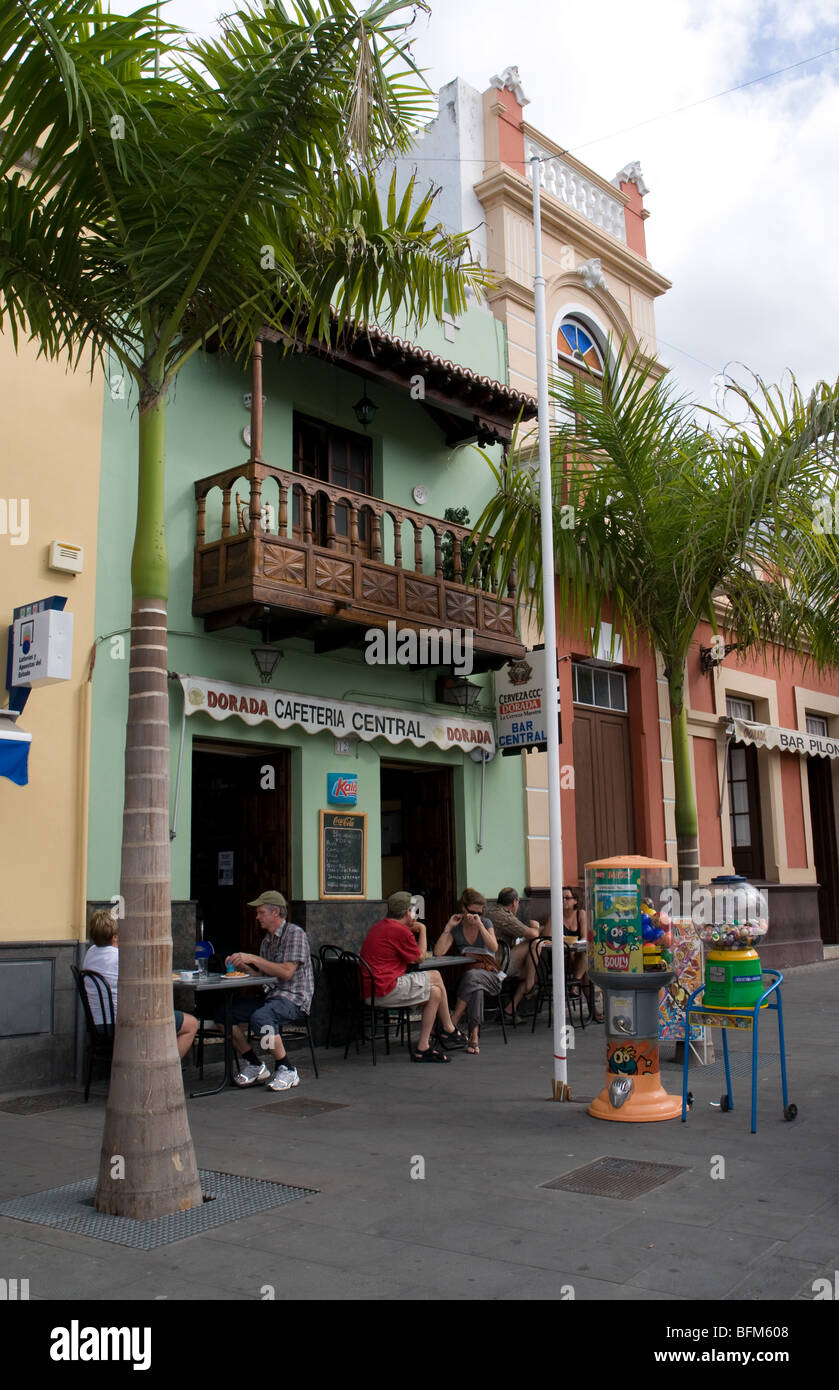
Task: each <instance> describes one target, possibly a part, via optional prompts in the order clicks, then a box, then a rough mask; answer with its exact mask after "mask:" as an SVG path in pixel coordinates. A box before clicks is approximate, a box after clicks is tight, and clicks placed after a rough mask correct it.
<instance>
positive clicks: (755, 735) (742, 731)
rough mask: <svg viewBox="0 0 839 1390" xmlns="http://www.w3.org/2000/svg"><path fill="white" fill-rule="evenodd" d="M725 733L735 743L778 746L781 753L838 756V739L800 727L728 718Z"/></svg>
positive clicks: (765, 746) (826, 756) (766, 746)
mask: <svg viewBox="0 0 839 1390" xmlns="http://www.w3.org/2000/svg"><path fill="white" fill-rule="evenodd" d="M726 733H727V734H729V735H730V737H731V738H733V739H734V741H735V743H753V744H755V746H756V747H758V748H780V750H781V752H782V753H804V754H807V755H809V756H810V757H814V758H839V741H837V740H836V739H832V738H825V737H823V736H822V735H821V734H808V733H806V732H803V731H802V730H801V729H780V728H777V727H776V726H775V725H774V724H752V723H750V722H749V721H747V720H745V719H729V720H728V721H727V726H726Z"/></svg>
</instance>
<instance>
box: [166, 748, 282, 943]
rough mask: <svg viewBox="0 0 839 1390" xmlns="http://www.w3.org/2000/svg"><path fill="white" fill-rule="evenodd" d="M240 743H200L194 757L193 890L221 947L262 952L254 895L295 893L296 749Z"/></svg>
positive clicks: (211, 938) (209, 935) (201, 914)
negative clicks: (292, 768) (292, 758)
mask: <svg viewBox="0 0 839 1390" xmlns="http://www.w3.org/2000/svg"><path fill="white" fill-rule="evenodd" d="M238 747H239V751H236V745H230V744H227V745H225V744H222V745H220V747H219V748H217V749H212V750H210V749H209V747H208V745H204V746H203V747H200V746H199V747H198V748H196V749H195V750H194V751H193V759H192V883H191V895H192V897H193V898H195V899H197V901H198V915H199V919H200V918H203V921H204V936H205V938H206V939H207V940H208V941H212V943H213V945H214V946H215V949H216V953H217V954H219V955H226V954H229V952H230V951H234V950H243V951H254V952H257V951H258V950H259V945H260V942H261V940H262V932H261V931H260V929H259V927H258V926H257V924H256V916H255V913H254V910H253V908H250V907H248V902H249V901H252V900H253V899H254V898H257V897H259V894H260V893H262V892H264V891H265V890H266V889H269V888H277V889H279V891H280V892H281V893H283V894H284V895H285V897H286V898H288V899H290V898H291V893H292V885H291V879H290V870H291V838H290V834H289V823H290V804H289V754H288V752H287V750H285V749H276V748H262V749H256V750H254V749H252V748H250V747H248V749H247V751H241V745H239V746H238ZM269 770H270V771H269ZM272 782H273V786H272V785H271V783H272ZM231 855H232V861H231V860H230V858H229V856H231ZM220 856H227V858H225V859H222V858H220Z"/></svg>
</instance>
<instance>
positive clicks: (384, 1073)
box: [0, 962, 839, 1304]
mask: <svg viewBox="0 0 839 1390" xmlns="http://www.w3.org/2000/svg"><path fill="white" fill-rule="evenodd" d="M837 991H839V962H835V963H831V964H827V965H825V966H822V967H819V968H817V969H814V970H807V971H803V970H802V971H792V972H789V973H788V976H787V979H786V980H785V984H784V1010H785V1024H786V1029H787V1034H788V1049H789V1054H788V1055H789V1070H790V1096H791V1099H793V1100H795V1102H796V1104H797V1105H798V1107H799V1118H798V1120H796V1121H795V1123H794V1124H787V1123H786V1122H785V1121H784V1120H783V1118H782V1117H781V1115H780V1085H779V1080H778V1078H777V1077H774V1078H773V1077H772V1076H771V1075H770V1076H768V1077H767V1079H766V1080H765V1081H762V1082H761V1084H760V1088H759V1109H758V1132H757V1134H756V1135H751V1134H750V1133H749V1107H748V1104H747V1099H748V1086H747V1085H746V1084H745V1083H744V1081H743V1080H741V1079H740V1078H738V1081H737V1089H736V1096H735V1099H736V1100H737V1102H738V1104H737V1108H736V1109H735V1110H734V1111H732V1112H731V1113H730V1114H727V1115H723V1114H722V1113H721V1112H720V1111H719V1110H714V1109H712V1108H711V1107H710V1106H709V1105H708V1103H707V1102H708V1100H710V1099H718V1095H717V1091H718V1090H719V1085H718V1081H717V1080H716V1079H715V1078H711V1077H704V1078H702V1077H701V1070H700V1069H694V1070H692V1072H691V1089H692V1090H693V1091H694V1094H695V1095H696V1096H697V1098H698V1099H697V1103H696V1104H695V1105H694V1108H693V1110H692V1111H691V1112H690V1114H689V1116H688V1120H687V1123H686V1124H682V1123H681V1122H680V1121H679V1120H676V1121H670V1122H667V1123H659V1124H652V1125H644V1126H641V1125H631V1124H616V1123H613V1124H610V1123H605V1122H600V1121H596V1120H594V1119H592V1118H591V1117H590V1116H589V1115H588V1114H587V1113H586V1108H585V1105H584V1104H582V1103H580V1100H577V1101H575V1102H573V1103H571V1104H556V1103H554V1102H552V1101H551V1100H549V1099H548V1096H549V1094H550V1079H551V1074H552V1071H551V1050H552V1049H551V1033H550V1032H549V1030H548V1029H547V1028H546V1027H544V1026H542V1025H540V1026H538V1027H537V1029H536V1032H535V1034H531V1033H530V1031H529V1029H519V1030H517V1032H516V1033H515V1034H513V1033H511V1034H510V1042H509V1045H508V1046H507V1047H505V1046H504V1045H503V1043H502V1040H501V1037H500V1032H499V1030H498V1029H497V1027H496V1028H492V1027H488V1028H487V1029H486V1030H485V1035H484V1041H483V1042H482V1049H481V1055H480V1057H479V1058H477V1059H473V1058H466V1057H464V1056H463V1055H456V1054H455V1055H454V1057H453V1060H452V1062H451V1064H450V1065H449V1066H447V1067H426V1068H423V1067H416V1066H413V1065H412V1064H411V1063H410V1060H409V1058H408V1056H407V1053H406V1052H405V1051H404V1049H400V1048H398V1047H396V1048H394V1049H393V1051H392V1053H391V1056H390V1057H389V1058H385V1057H384V1056H381V1057H380V1059H379V1062H378V1065H377V1066H376V1067H375V1068H374V1067H372V1065H371V1063H370V1060H369V1055H368V1056H366V1057H365V1056H364V1055H363V1054H362V1055H361V1056H360V1057H358V1058H356V1057H354V1056H351V1057H350V1058H349V1059H348V1060H347V1061H346V1062H344V1060H343V1058H342V1056H341V1052H340V1050H336V1049H330V1050H329V1051H324V1050H321V1051H320V1052H319V1054H318V1062H319V1066H320V1067H321V1078H320V1080H319V1081H316V1080H315V1079H314V1077H313V1075H312V1073H311V1068H310V1067H309V1066H308V1065H307V1063H306V1060H305V1058H302V1056H301V1059H300V1074H301V1087H300V1088H298V1089H297V1090H296V1091H295V1092H294V1093H293V1094H294V1095H295V1096H299V1095H300V1094H301V1093H302V1094H305V1095H306V1096H310V1097H311V1098H312V1099H317V1100H323V1101H327V1102H331V1103H333V1104H336V1105H341V1106H346V1109H336V1110H329V1111H324V1112H322V1113H319V1114H308V1115H305V1116H301V1115H300V1114H299V1113H298V1114H295V1113H294V1111H293V1109H290V1110H289V1111H288V1113H287V1114H284V1113H283V1108H282V1107H283V1097H278V1099H277V1101H276V1103H271V1102H270V1100H269V1097H268V1096H267V1094H266V1092H265V1091H264V1089H263V1088H261V1087H260V1088H254V1089H253V1090H249V1091H245V1092H237V1091H229V1092H224V1093H221V1094H220V1095H218V1096H215V1097H211V1098H204V1099H200V1100H198V1099H196V1100H192V1101H190V1102H189V1118H190V1124H191V1128H192V1134H193V1138H194V1141H195V1147H196V1153H197V1156H198V1161H199V1163H200V1165H201V1167H202V1168H215V1169H218V1170H221V1171H224V1172H231V1173H242V1174H246V1175H249V1176H253V1177H260V1178H269V1179H271V1180H273V1181H280V1182H285V1183H288V1184H290V1185H300V1186H306V1187H315V1188H318V1189H320V1191H319V1193H318V1195H316V1196H312V1197H310V1198H305V1199H303V1200H301V1201H298V1202H295V1203H294V1204H293V1207H289V1208H280V1209H278V1210H276V1211H274V1212H266V1213H262V1214H260V1215H259V1216H257V1217H254V1218H248V1219H246V1220H243V1221H239V1222H235V1223H231V1224H230V1225H229V1226H226V1227H222V1228H217V1229H216V1230H215V1231H213V1232H212V1233H208V1234H205V1235H200V1236H195V1237H193V1238H191V1239H189V1240H187V1241H184V1242H182V1243H179V1245H178V1246H175V1247H171V1248H169V1249H166V1250H163V1251H156V1252H141V1251H135V1250H131V1249H119V1248H114V1247H110V1246H107V1245H106V1244H105V1243H104V1242H98V1241H95V1240H92V1239H90V1238H88V1237H82V1236H76V1235H72V1234H70V1233H65V1232H60V1231H50V1230H49V1229H48V1228H42V1227H32V1226H29V1225H27V1224H26V1223H23V1222H15V1221H11V1220H5V1219H4V1220H0V1239H2V1241H3V1244H4V1250H5V1251H6V1252H8V1253H9V1257H10V1258H11V1261H12V1263H13V1264H14V1266H15V1267H14V1268H9V1270H8V1275H7V1277H18V1278H26V1277H28V1278H29V1279H30V1297H31V1298H32V1299H33V1300H38V1299H40V1298H44V1297H49V1298H56V1299H67V1300H71V1299H73V1298H82V1299H85V1300H106V1299H110V1298H114V1299H119V1300H121V1301H140V1300H150V1301H151V1300H154V1299H158V1300H160V1301H169V1300H172V1301H175V1300H179V1299H190V1300H198V1299H199V1298H200V1299H202V1300H210V1301H217V1300H221V1299H228V1298H230V1299H234V1300H259V1299H260V1298H261V1297H263V1295H262V1294H261V1293H260V1289H261V1288H262V1286H263V1285H268V1286H271V1287H272V1288H273V1289H274V1290H275V1296H276V1297H277V1298H286V1299H304V1300H313V1301H314V1300H319V1301H322V1300H333V1299H334V1300H348V1301H353V1300H367V1301H412V1300H417V1301H420V1302H425V1301H432V1300H439V1299H441V1298H446V1299H450V1300H463V1301H467V1300H477V1299H482V1300H491V1301H508V1300H509V1301H520V1300H521V1301H523V1300H534V1299H552V1300H558V1301H562V1300H563V1299H564V1298H566V1299H567V1293H566V1294H563V1289H567V1287H568V1286H569V1285H573V1288H574V1291H575V1298H576V1300H577V1301H591V1300H597V1301H600V1300H603V1301H623V1300H630V1301H633V1302H636V1301H637V1302H657V1303H668V1304H669V1303H671V1302H676V1303H678V1302H682V1301H684V1300H691V1299H700V1300H707V1301H708V1302H709V1303H710V1302H712V1301H726V1300H732V1301H756V1302H762V1301H766V1300H772V1299H776V1298H780V1299H789V1300H798V1301H804V1300H806V1299H808V1298H809V1299H811V1298H812V1284H813V1280H814V1279H815V1278H817V1277H826V1278H830V1279H831V1280H832V1277H833V1271H834V1270H835V1269H836V1268H839V1163H837V1158H836V1155H837V1148H839V1145H837V1129H839V1120H837V1108H836V1104H835V1096H836V1095H837V1094H839V1089H837V1083H839V1011H837V1009H836V1003H835V1000H836V994H837ZM717 1037H718V1035H717ZM770 1047H771V1029H770V1030H768V1031H767V1035H766V1038H764V1037H763V1033H762V1035H761V1050H764V1049H766V1050H769V1048H770ZM604 1056H605V1040H604V1034H603V1030H602V1029H592V1028H589V1029H586V1030H585V1032H584V1033H582V1032H580V1031H579V1030H578V1032H577V1034H576V1035H575V1047H574V1049H573V1050H572V1052H571V1054H570V1060H569V1073H570V1077H571V1082H572V1086H573V1088H574V1094H575V1095H576V1096H577V1097H579V1098H582V1097H592V1096H594V1095H595V1094H597V1092H598V1091H599V1090H600V1089H601V1087H602V1085H603V1081H604ZM217 1074H218V1073H217V1070H214V1069H213V1068H212V1067H208V1068H207V1075H206V1079H207V1081H208V1082H210V1083H212V1081H213V1079H214V1078H215V1077H216V1076H217ZM663 1076H664V1079H665V1084H666V1086H667V1088H668V1089H669V1090H670V1091H671V1092H673V1093H677V1092H678V1091H680V1089H681V1072H680V1069H677V1068H675V1067H672V1066H670V1067H667V1066H665V1068H664V1071H663ZM193 1077H194V1073H188V1074H187V1084H188V1085H191V1084H195V1082H194V1081H193V1080H192V1078H193ZM741 1097H742V1103H740V1100H741ZM269 1104H270V1111H266V1109H265V1107H266V1105H269ZM102 1119H103V1114H102V1109H101V1107H99V1106H73V1107H67V1108H62V1109H60V1110H57V1111H53V1112H50V1113H49V1114H43V1115H31V1116H26V1115H11V1114H7V1113H2V1112H0V1200H2V1199H3V1198H4V1197H6V1196H8V1197H12V1196H17V1195H21V1194H23V1193H26V1192H35V1191H42V1190H45V1189H47V1188H50V1187H54V1186H58V1185H60V1184H62V1183H67V1182H71V1181H73V1180H75V1179H81V1178H85V1177H90V1176H93V1175H94V1174H95V1172H96V1169H97V1166H98V1157H99V1144H100V1139H101V1129H102ZM604 1156H614V1157H623V1158H635V1159H643V1160H647V1161H651V1162H663V1163H674V1164H681V1165H686V1166H687V1167H688V1169H689V1171H688V1172H686V1173H683V1174H681V1175H680V1176H679V1178H678V1179H675V1180H674V1181H673V1182H672V1183H669V1184H666V1185H665V1186H664V1187H662V1188H660V1189H657V1190H656V1192H655V1193H651V1194H647V1195H646V1196H644V1197H641V1198H636V1199H634V1200H631V1201H618V1200H612V1201H609V1200H608V1199H605V1198H599V1197H587V1196H585V1195H583V1194H579V1193H564V1192H558V1191H549V1190H546V1189H544V1188H543V1187H542V1186H541V1184H542V1183H544V1182H546V1181H549V1180H550V1179H552V1178H555V1177H558V1176H559V1175H561V1174H562V1173H567V1172H569V1171H571V1170H572V1169H574V1168H578V1167H582V1166H583V1165H584V1164H586V1163H590V1162H592V1161H593V1160H595V1159H597V1158H601V1157H604ZM417 1158H421V1159H422V1160H423V1162H424V1165H425V1176H424V1178H422V1179H417V1180H414V1179H412V1177H411V1170H412V1166H413V1165H415V1161H416V1159H417ZM719 1159H723V1160H724V1164H725V1169H724V1171H725V1176H724V1178H719V1177H718V1178H716V1179H715V1178H714V1177H712V1170H713V1168H714V1166H715V1165H716V1166H717V1167H718V1166H719V1165H718V1160H719ZM7 1262H8V1261H7Z"/></svg>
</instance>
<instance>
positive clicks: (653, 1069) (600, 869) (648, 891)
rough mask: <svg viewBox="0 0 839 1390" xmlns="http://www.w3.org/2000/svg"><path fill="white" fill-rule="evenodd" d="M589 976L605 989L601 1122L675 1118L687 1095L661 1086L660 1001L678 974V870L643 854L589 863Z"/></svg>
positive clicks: (594, 1107)
mask: <svg viewBox="0 0 839 1390" xmlns="http://www.w3.org/2000/svg"><path fill="white" fill-rule="evenodd" d="M585 872H586V909H587V911H588V914H589V922H590V929H589V975H590V977H591V979H592V980H593V981H594V983H595V984H596V985H597V986H598V987H599V988H600V989H601V990H602V991H603V996H604V1020H605V1024H606V1085H605V1086H604V1088H603V1090H602V1091H601V1092H600V1094H599V1096H597V1098H596V1099H595V1100H594V1101H593V1102H592V1104H591V1105H590V1106H589V1114H590V1115H594V1116H596V1118H597V1119H600V1120H618V1121H625V1122H630V1123H632V1122H635V1123H646V1122H649V1121H652V1120H674V1119H676V1118H677V1117H678V1116H679V1115H680V1114H681V1110H682V1103H681V1100H680V1099H678V1098H677V1097H675V1096H671V1095H669V1094H668V1093H667V1091H665V1090H664V1087H663V1086H662V1084H661V1075H660V1070H659V1060H658V1005H659V998H660V995H661V991H662V989H663V988H664V986H665V985H667V984H669V983H670V981H671V980H672V979H673V978H674V972H673V971H672V970H671V969H669V965H670V948H671V946H672V938H671V934H670V928H671V925H672V923H671V919H670V917H669V916H668V914H667V912H666V911H665V910H664V909H663V904H664V902H665V901H666V898H665V895H666V893H667V890H668V889H669V888H670V885H671V883H672V878H673V870H672V869H671V867H670V865H669V864H668V863H667V862H666V860H662V859H645V858H642V857H640V856H638V855H626V856H619V857H617V858H614V859H598V860H595V861H594V862H592V863H591V864H586V870H585Z"/></svg>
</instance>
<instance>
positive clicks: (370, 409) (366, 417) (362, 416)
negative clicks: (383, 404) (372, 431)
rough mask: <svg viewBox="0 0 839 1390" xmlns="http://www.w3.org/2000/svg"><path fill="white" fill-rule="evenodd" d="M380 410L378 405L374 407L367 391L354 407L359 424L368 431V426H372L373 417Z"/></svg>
mask: <svg viewBox="0 0 839 1390" xmlns="http://www.w3.org/2000/svg"><path fill="white" fill-rule="evenodd" d="M378 408H379V407H378V406H377V405H374V403H373V402H372V401H371V399H370V397H369V396H368V394H367V392H366V391H365V392H364V395H363V396H362V397H361V400H360V401H356V403H355V405H354V406H353V411H354V412H355V418H356V420H357V421H358V423H359V424H360V425H363V426H364V428H365V429H366V428H367V426H368V425H372V423H373V417H374V415H375V414H376V411H377V410H378Z"/></svg>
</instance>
